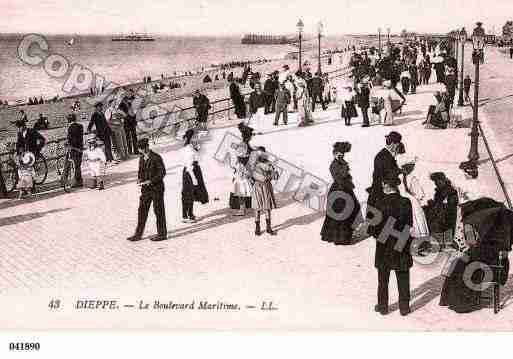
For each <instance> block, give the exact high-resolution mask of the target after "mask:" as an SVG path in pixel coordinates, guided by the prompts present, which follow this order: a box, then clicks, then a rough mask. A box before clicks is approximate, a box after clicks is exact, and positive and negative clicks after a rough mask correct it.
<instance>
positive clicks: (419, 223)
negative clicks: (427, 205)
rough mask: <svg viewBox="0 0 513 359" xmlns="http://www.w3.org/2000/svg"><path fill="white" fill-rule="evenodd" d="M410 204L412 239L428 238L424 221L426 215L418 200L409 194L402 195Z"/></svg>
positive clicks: (427, 230) (427, 228)
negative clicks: (411, 211)
mask: <svg viewBox="0 0 513 359" xmlns="http://www.w3.org/2000/svg"><path fill="white" fill-rule="evenodd" d="M404 196H405V197H406V198H408V199H409V200H410V202H411V207H412V210H413V227H412V229H413V231H412V237H415V238H426V237H428V236H429V227H428V223H427V220H426V215H425V214H424V209H422V206H421V204H420V202H419V200H418V199H417V198H415V197H413V196H412V195H410V194H405V195H404Z"/></svg>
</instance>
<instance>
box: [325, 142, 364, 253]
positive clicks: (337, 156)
mask: <svg viewBox="0 0 513 359" xmlns="http://www.w3.org/2000/svg"><path fill="white" fill-rule="evenodd" d="M349 151H351V144H350V143H349V142H337V143H335V144H334V145H333V156H334V159H333V161H332V162H331V165H330V172H331V176H332V178H333V184H332V185H331V187H330V190H329V192H328V199H327V201H328V202H327V206H326V207H327V208H326V218H325V220H324V224H323V226H322V229H321V239H322V240H323V241H326V242H331V243H334V244H335V245H348V244H351V239H352V237H353V229H354V228H355V227H356V224H357V223H355V221H356V220H357V219H358V218H362V217H361V215H360V202H358V199H357V198H356V195H355V194H354V184H353V179H352V177H351V174H350V169H349V164H348V163H347V162H346V161H345V160H344V155H345V154H346V153H347V152H349ZM342 193H344V194H342ZM335 196H336V198H334V197H335ZM351 202H352V203H351ZM348 206H350V207H348ZM347 208H352V210H351V212H349V213H347V214H346V212H345V211H346V209H347ZM339 216H340V218H337V217H339ZM342 217H343V218H342Z"/></svg>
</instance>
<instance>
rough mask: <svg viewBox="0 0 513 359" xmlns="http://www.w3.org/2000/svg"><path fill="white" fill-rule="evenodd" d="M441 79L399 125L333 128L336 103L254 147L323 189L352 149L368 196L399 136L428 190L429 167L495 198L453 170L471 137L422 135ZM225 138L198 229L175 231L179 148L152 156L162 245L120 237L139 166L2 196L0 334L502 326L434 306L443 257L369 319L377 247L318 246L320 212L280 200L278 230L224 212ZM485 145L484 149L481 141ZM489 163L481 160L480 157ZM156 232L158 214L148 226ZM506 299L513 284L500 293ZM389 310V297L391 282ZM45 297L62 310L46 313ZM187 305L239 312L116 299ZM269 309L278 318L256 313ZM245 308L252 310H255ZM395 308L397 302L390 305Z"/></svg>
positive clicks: (479, 315)
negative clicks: (405, 300)
mask: <svg viewBox="0 0 513 359" xmlns="http://www.w3.org/2000/svg"><path fill="white" fill-rule="evenodd" d="M436 89H437V85H429V86H424V87H420V88H419V92H418V94H417V95H412V96H408V98H407V100H408V103H407V106H406V107H405V109H404V111H403V114H402V116H399V117H398V118H397V125H396V126H392V127H382V126H373V127H371V128H362V127H360V119H357V120H356V121H355V124H354V125H353V126H351V127H346V126H344V124H343V121H342V120H340V115H339V109H338V107H335V106H331V107H330V108H329V110H328V111H318V112H316V113H315V115H314V116H315V118H316V122H317V123H316V125H314V126H311V127H307V128H298V127H297V120H296V117H295V115H291V119H290V124H289V125H288V126H280V127H278V128H276V127H273V126H272V120H271V119H269V120H268V126H267V128H266V130H265V131H264V135H262V136H257V137H256V138H255V139H254V141H253V143H254V144H255V145H264V146H266V147H267V148H268V150H270V151H271V152H272V153H274V154H276V155H278V156H280V157H281V158H283V159H285V160H287V161H289V162H290V163H292V164H294V165H296V166H300V167H302V168H304V169H305V170H307V171H308V172H310V173H312V174H314V175H316V176H319V177H320V178H322V179H324V180H326V181H329V180H330V177H329V171H328V167H329V163H330V161H331V149H332V147H331V146H332V144H333V142H335V141H350V142H351V143H352V144H353V150H352V152H351V153H350V154H348V160H349V163H350V164H351V168H352V173H353V177H354V179H355V183H356V191H357V196H358V197H359V199H360V200H361V201H365V200H366V192H365V188H366V187H368V186H369V184H370V178H371V171H372V160H373V157H374V156H375V154H376V153H377V152H378V151H379V150H380V149H381V148H382V147H383V145H384V135H385V134H386V133H388V132H389V131H391V130H397V131H400V132H401V133H402V134H403V137H404V142H405V144H406V148H407V151H408V153H409V154H411V155H416V156H418V157H419V162H418V165H417V168H416V173H417V176H418V177H420V179H421V182H422V184H423V185H424V187H425V190H426V193H427V196H428V197H429V196H431V195H432V193H433V188H432V186H431V182H430V181H429V173H430V172H433V171H436V170H443V171H445V172H446V174H447V175H448V177H449V178H450V179H451V180H452V181H453V182H454V183H455V184H457V185H458V186H461V187H462V188H464V189H467V190H469V191H471V192H474V193H479V194H481V195H489V196H493V197H495V198H498V199H500V200H502V197H500V194H499V193H498V185H497V182H496V180H495V178H494V176H493V172H492V171H491V166H490V165H489V163H487V162H485V163H483V165H482V166H481V168H480V170H481V176H480V178H479V180H478V181H474V180H468V179H466V178H465V177H464V175H463V173H462V172H461V171H460V170H459V169H458V165H459V163H460V162H461V161H462V160H464V159H465V158H466V153H467V149H468V145H469V141H470V138H469V137H468V136H467V134H468V132H469V130H468V129H449V130H444V131H440V130H426V129H424V128H423V127H422V126H421V122H422V121H423V120H424V119H425V116H426V111H427V108H428V105H429V104H431V102H432V98H433V92H434V91H435V90H436ZM226 132H233V133H235V134H237V132H236V130H235V129H234V127H228V128H218V129H215V130H212V131H211V133H210V140H209V141H207V142H205V143H204V145H203V147H202V148H203V152H204V153H203V158H202V162H201V165H202V168H203V170H204V174H205V177H206V182H207V186H208V190H209V192H210V197H211V199H214V198H216V197H218V198H219V199H220V200H219V201H215V200H212V201H211V203H209V204H208V205H205V206H197V210H196V215H197V216H198V217H199V219H200V221H199V222H198V223H195V224H182V223H181V222H180V220H181V208H180V179H181V175H180V173H181V171H180V168H178V167H177V164H178V158H177V152H176V150H177V149H178V148H179V147H180V146H179V145H177V144H175V143H173V142H170V143H163V144H161V145H159V146H158V147H157V148H156V151H157V152H159V153H161V154H162V155H163V157H164V160H165V163H166V166H167V168H168V176H167V177H166V180H165V182H166V194H165V200H166V205H167V208H166V210H167V220H168V228H169V231H170V232H169V234H170V240H169V241H166V242H159V243H153V242H150V241H148V240H145V241H142V242H138V243H129V242H127V241H126V240H125V238H126V237H127V236H129V235H131V234H132V232H133V230H134V228H135V224H136V213H137V205H138V196H139V193H138V187H137V186H136V183H135V181H136V176H137V174H136V169H137V160H136V159H133V160H131V161H128V162H125V163H123V164H121V165H119V166H117V167H115V168H113V169H112V170H111V171H110V173H109V179H108V181H107V189H106V190H105V191H103V192H97V191H91V190H87V189H84V190H80V191H77V192H74V193H71V194H64V193H61V192H55V193H49V194H46V195H41V196H38V197H37V198H35V199H33V200H31V201H22V202H17V201H11V200H8V201H0V298H1V301H2V307H3V308H4V310H3V311H2V316H1V318H0V327H2V328H34V329H35V328H48V327H51V328H179V329H186V328H218V329H230V328H248V329H250V328H289V329H300V328H305V329H315V328H322V329H367V330H378V329H386V330H437V329H438V330H459V329H466V330H477V329H511V327H512V325H513V319H511V318H513V317H512V316H511V312H512V311H513V306H511V305H507V306H506V308H505V309H504V310H503V312H501V313H500V314H499V315H494V314H493V311H492V310H491V309H490V310H489V309H483V310H481V311H479V312H476V313H472V314H468V315H458V314H455V313H453V312H452V311H448V310H447V309H445V308H441V307H439V306H438V299H439V293H440V288H441V284H442V278H441V277H440V267H441V264H442V262H443V261H442V260H440V261H439V262H437V263H435V264H433V265H428V266H425V265H415V267H414V268H413V270H412V278H411V281H412V283H411V287H412V290H413V293H412V294H413V295H412V297H413V303H412V308H413V309H414V312H413V313H412V314H411V315H410V316H408V317H407V318H403V317H401V316H400V315H399V313H398V311H397V310H395V311H394V312H393V313H391V314H390V315H388V316H386V317H381V316H379V315H376V313H374V311H373V306H374V304H375V293H376V286H377V278H376V271H375V269H374V268H373V258H374V257H373V256H374V241H373V240H372V239H367V240H364V241H361V242H359V243H358V244H356V245H354V246H350V247H334V246H332V245H329V244H326V243H324V242H321V240H320V236H319V231H320V228H321V226H322V221H323V215H322V214H319V213H317V212H314V211H312V210H310V209H308V208H306V207H305V206H304V205H303V204H302V203H298V202H295V201H294V200H293V199H292V198H291V195H290V194H279V195H278V203H279V209H278V210H276V211H274V212H273V222H274V225H275V226H277V229H278V232H279V233H278V236H276V237H269V236H266V235H264V236H262V237H259V238H255V237H254V235H253V229H254V227H253V225H254V222H253V219H252V218H251V217H246V218H241V217H233V216H231V215H230V213H229V211H228V209H227V204H228V194H229V191H230V187H231V170H230V169H229V168H227V167H226V166H224V165H223V164H220V163H218V162H216V161H215V160H214V159H213V158H212V157H213V155H214V152H215V150H216V149H217V146H218V144H219V143H220V141H221V139H222V138H223V136H224V134H225V133H226ZM481 148H483V147H481ZM483 158H484V157H483ZM146 233H147V234H148V235H150V234H153V233H155V224H154V218H153V215H152V214H150V217H149V223H148V226H147V232H146ZM512 293H513V282H512V281H510V282H509V283H508V285H507V286H506V287H505V288H504V291H503V294H504V296H505V297H508V296H510V295H511V294H512ZM390 294H391V298H390V300H391V303H394V302H395V301H396V300H397V295H396V289H395V280H392V281H391V288H390ZM52 298H59V299H61V301H62V305H63V306H62V308H61V309H59V310H56V311H52V310H50V309H48V303H49V301H50V299H52ZM96 298H101V299H113V300H118V301H119V305H120V308H119V309H116V310H113V311H109V313H105V312H104V311H91V310H89V311H88V310H77V309H73V308H72V307H73V304H74V302H76V300H77V299H96ZM139 300H143V301H148V302H150V303H152V302H153V301H154V300H160V301H161V302H166V303H167V302H169V301H173V302H175V303H190V302H192V301H193V300H194V301H195V302H196V306H197V305H198V304H199V302H200V301H203V300H208V301H209V302H212V303H216V302H217V301H218V300H219V301H224V302H229V303H236V304H239V306H240V310H235V311H217V310H212V311H198V310H195V311H187V310H184V311H176V310H174V311H173V310H169V311H153V310H150V311H148V310H147V311H144V310H138V309H137V308H127V307H124V306H123V305H136V306H137V305H138V301H139ZM263 301H265V302H266V303H269V302H270V301H272V302H273V306H275V307H277V308H278V309H277V310H275V311H261V310H259V308H260V306H261V305H262V302H263ZM246 306H256V308H255V309H251V308H247V307H246ZM396 307H397V305H396V304H395V305H393V306H392V308H394V309H397V308H396Z"/></svg>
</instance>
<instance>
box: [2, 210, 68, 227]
mask: <svg viewBox="0 0 513 359" xmlns="http://www.w3.org/2000/svg"><path fill="white" fill-rule="evenodd" d="M69 209H70V208H61V209H52V210H50V211H44V212H35V213H27V214H19V215H16V216H11V217H4V218H0V227H2V226H8V225H13V224H18V223H23V222H28V221H32V220H34V219H38V218H41V217H44V216H46V215H49V214H52V213H59V212H64V211H68V210H69Z"/></svg>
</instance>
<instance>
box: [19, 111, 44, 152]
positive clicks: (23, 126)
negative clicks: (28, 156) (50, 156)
mask: <svg viewBox="0 0 513 359" xmlns="http://www.w3.org/2000/svg"><path fill="white" fill-rule="evenodd" d="M15 124H16V127H18V138H17V140H16V153H17V154H18V155H22V154H23V153H24V152H32V153H33V154H34V155H35V156H37V155H39V154H40V153H41V150H42V149H43V147H44V146H45V144H46V139H45V138H44V137H43V136H42V135H41V134H40V133H39V132H38V131H37V130H35V129H33V128H28V127H27V120H26V119H19V120H16V122H15Z"/></svg>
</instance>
